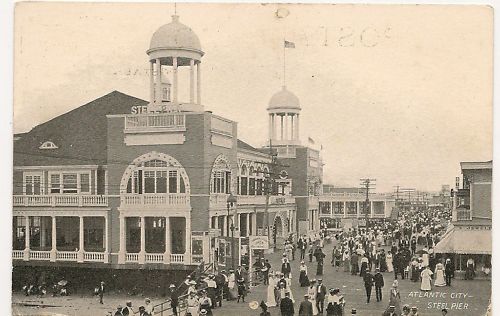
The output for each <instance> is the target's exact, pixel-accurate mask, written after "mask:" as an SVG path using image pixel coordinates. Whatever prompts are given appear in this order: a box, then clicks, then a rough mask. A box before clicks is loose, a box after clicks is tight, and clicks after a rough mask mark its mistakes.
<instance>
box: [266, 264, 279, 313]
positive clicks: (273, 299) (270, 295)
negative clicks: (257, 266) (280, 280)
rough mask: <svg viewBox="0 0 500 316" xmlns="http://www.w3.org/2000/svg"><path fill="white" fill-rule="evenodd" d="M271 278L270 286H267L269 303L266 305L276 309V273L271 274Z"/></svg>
mask: <svg viewBox="0 0 500 316" xmlns="http://www.w3.org/2000/svg"><path fill="white" fill-rule="evenodd" d="M269 273H270V275H271V277H270V278H269V285H268V286H267V302H266V305H267V307H274V306H276V297H275V294H274V288H275V287H276V281H277V279H276V277H275V275H274V273H272V272H269Z"/></svg>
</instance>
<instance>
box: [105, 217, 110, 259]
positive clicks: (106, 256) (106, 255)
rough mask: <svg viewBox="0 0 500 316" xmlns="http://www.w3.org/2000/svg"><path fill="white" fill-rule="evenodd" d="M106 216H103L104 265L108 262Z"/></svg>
mask: <svg viewBox="0 0 500 316" xmlns="http://www.w3.org/2000/svg"><path fill="white" fill-rule="evenodd" d="M108 225H109V223H108V214H106V216H104V263H108V262H109V237H108V236H109V228H108Z"/></svg>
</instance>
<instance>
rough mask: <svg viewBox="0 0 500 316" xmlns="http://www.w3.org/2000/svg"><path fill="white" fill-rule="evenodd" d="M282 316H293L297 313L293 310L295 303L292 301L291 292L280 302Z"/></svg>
mask: <svg viewBox="0 0 500 316" xmlns="http://www.w3.org/2000/svg"><path fill="white" fill-rule="evenodd" d="M280 311H281V316H293V314H294V313H295V311H294V309H293V302H292V300H291V299H290V292H288V291H287V292H286V293H285V297H284V298H282V299H281V302H280Z"/></svg>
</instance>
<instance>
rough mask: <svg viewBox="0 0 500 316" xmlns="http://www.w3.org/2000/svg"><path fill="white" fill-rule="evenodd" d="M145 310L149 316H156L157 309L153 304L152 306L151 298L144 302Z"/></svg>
mask: <svg viewBox="0 0 500 316" xmlns="http://www.w3.org/2000/svg"><path fill="white" fill-rule="evenodd" d="M144 305H145V306H144V308H145V309H146V313H147V314H148V315H149V316H154V314H155V308H154V306H153V304H151V300H150V299H149V298H146V299H145V300H144Z"/></svg>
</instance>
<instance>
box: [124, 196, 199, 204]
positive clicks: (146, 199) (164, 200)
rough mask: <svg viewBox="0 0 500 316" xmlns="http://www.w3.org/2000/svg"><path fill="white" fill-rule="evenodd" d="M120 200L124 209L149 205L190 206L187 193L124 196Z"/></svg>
mask: <svg viewBox="0 0 500 316" xmlns="http://www.w3.org/2000/svg"><path fill="white" fill-rule="evenodd" d="M120 200H121V206H122V207H127V206H128V207H130V206H139V205H148V206H150V207H165V206H172V207H175V206H187V205H190V199H189V195H187V194H185V193H167V194H123V195H121V198H120Z"/></svg>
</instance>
